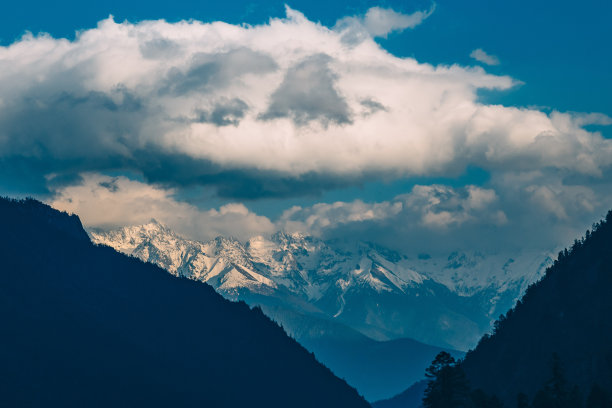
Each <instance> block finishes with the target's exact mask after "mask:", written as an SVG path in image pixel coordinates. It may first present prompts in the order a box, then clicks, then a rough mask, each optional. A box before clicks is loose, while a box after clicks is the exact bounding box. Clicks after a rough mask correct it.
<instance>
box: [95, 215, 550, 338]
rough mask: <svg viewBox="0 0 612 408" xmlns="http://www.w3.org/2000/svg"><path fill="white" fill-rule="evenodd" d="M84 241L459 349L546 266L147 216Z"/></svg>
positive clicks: (261, 297) (243, 295) (246, 293)
mask: <svg viewBox="0 0 612 408" xmlns="http://www.w3.org/2000/svg"><path fill="white" fill-rule="evenodd" d="M90 236H91V239H92V241H94V242H95V243H98V244H104V245H108V246H111V247H113V248H115V249H117V250H119V251H121V252H124V253H127V254H130V255H133V256H136V257H138V258H140V259H142V260H144V261H147V262H151V263H154V264H157V265H158V266H160V267H162V268H164V269H166V270H168V271H169V272H170V273H172V274H174V275H180V276H185V277H188V278H190V279H196V280H200V281H202V282H207V283H209V284H210V285H212V286H213V287H214V288H215V289H216V290H217V291H219V292H220V293H222V294H224V295H225V296H227V297H229V298H231V299H243V300H246V301H250V300H252V299H254V298H253V297H252V296H257V300H255V302H258V303H261V302H264V303H265V302H269V303H270V304H278V302H281V303H282V304H284V305H285V306H287V307H291V308H294V309H295V310H303V309H304V308H305V307H308V308H309V309H310V310H311V312H313V313H317V314H320V315H323V316H327V317H328V318H330V319H333V320H338V321H339V322H342V323H344V324H347V325H349V326H351V327H353V328H356V329H357V330H360V331H362V332H363V333H366V334H368V335H371V336H374V337H376V338H379V339H392V338H398V337H406V336H408V337H412V338H415V339H417V340H421V341H425V342H430V343H431V344H438V345H443V346H452V347H455V348H459V349H466V348H468V347H470V344H471V342H473V341H474V339H477V338H478V337H479V336H480V335H481V334H482V333H483V332H484V331H486V330H488V328H489V325H490V323H491V322H492V320H493V319H494V318H495V317H497V315H498V314H499V313H503V312H505V311H506V310H507V309H508V308H509V307H510V306H512V305H513V303H514V302H515V301H516V299H517V298H518V297H519V296H520V295H521V294H522V293H523V292H524V290H525V289H526V287H527V285H529V284H530V283H532V282H534V281H536V280H537V279H539V277H541V276H542V274H543V272H544V271H545V269H546V267H547V266H548V264H549V263H550V257H546V254H541V253H538V252H525V253H521V254H517V255H516V256H514V257H512V258H510V257H508V256H505V255H504V254H487V255H484V254H481V253H478V252H476V251H474V252H471V253H467V252H455V253H452V254H450V255H449V256H448V257H444V258H432V257H430V256H428V255H426V254H421V255H419V256H417V257H413V258H411V257H408V256H406V255H402V254H398V253H396V252H393V251H390V250H388V249H385V248H381V247H378V246H376V245H373V244H370V243H361V242H358V243H352V244H349V245H343V246H340V245H336V244H334V243H330V242H326V241H323V240H321V239H318V238H316V237H312V236H308V235H304V234H299V233H293V234H288V233H285V232H278V233H276V234H274V235H272V236H270V237H262V236H257V237H253V238H251V239H250V240H249V241H247V242H246V243H245V244H244V245H243V244H242V243H240V242H238V241H237V240H235V239H231V238H224V237H218V238H215V239H214V240H211V241H209V242H198V241H192V240H188V239H185V238H182V237H180V236H179V235H177V234H175V233H174V232H172V231H171V230H170V229H168V228H166V227H165V226H163V225H162V224H160V223H159V222H157V221H155V220H152V221H151V222H150V223H148V224H145V225H140V226H131V227H125V228H122V229H119V230H116V231H108V232H104V231H91V232H90ZM461 299H465V300H461Z"/></svg>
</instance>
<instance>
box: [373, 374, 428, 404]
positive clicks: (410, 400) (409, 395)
mask: <svg viewBox="0 0 612 408" xmlns="http://www.w3.org/2000/svg"><path fill="white" fill-rule="evenodd" d="M426 388H427V380H421V381H418V382H416V383H414V384H412V385H411V386H410V387H408V388H407V389H406V390H405V391H403V392H401V393H400V394H397V395H396V396H394V397H392V398H389V399H384V400H380V401H376V402H374V403H372V408H420V407H422V406H423V394H424V393H425V389H426Z"/></svg>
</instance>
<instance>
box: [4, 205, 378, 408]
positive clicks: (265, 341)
mask: <svg viewBox="0 0 612 408" xmlns="http://www.w3.org/2000/svg"><path fill="white" fill-rule="evenodd" d="M0 225H1V226H2V229H1V233H0V255H1V257H2V268H0V319H1V321H2V325H3V335H2V336H1V337H0V377H1V378H0V380H1V381H0V405H2V406H26V405H27V406H43V405H44V406H90V407H94V406H151V407H155V406H183V407H189V406H219V407H221V406H225V407H236V406H251V407H256V406H261V407H287V406H292V407H312V406H327V407H339V406H342V407H368V406H369V405H368V404H367V402H366V401H365V400H363V399H362V398H361V397H360V396H359V395H358V394H357V392H356V391H355V390H354V389H352V388H351V387H349V386H348V385H347V384H346V383H345V382H344V381H342V380H340V379H338V378H336V377H335V376H333V374H332V373H331V372H330V371H329V370H328V369H327V368H325V367H324V366H322V365H321V364H319V363H318V362H317V361H316V360H315V358H314V356H313V355H312V354H310V353H308V352H307V351H306V350H305V349H304V348H302V347H301V346H300V345H299V344H298V343H297V342H296V341H295V340H293V339H291V338H289V337H288V336H287V335H286V334H285V333H284V332H283V330H282V329H281V328H280V327H278V326H277V325H276V324H274V323H273V322H271V321H270V320H269V319H268V318H267V317H266V316H264V315H263V313H262V312H261V311H260V310H259V309H253V310H252V309H250V308H249V307H248V306H247V305H246V304H244V303H242V302H239V303H232V302H229V301H227V300H225V299H223V298H222V297H221V296H220V295H218V294H217V293H215V291H214V290H213V289H212V288H211V287H210V286H208V285H206V284H202V283H199V282H194V281H192V280H188V279H182V278H176V277H173V276H171V275H169V274H168V273H166V272H165V271H163V270H161V269H160V268H158V267H156V266H153V265H150V264H145V263H143V262H141V261H139V260H137V259H135V258H131V257H128V256H125V255H122V254H119V253H117V252H115V251H114V250H112V249H110V248H108V247H96V246H94V245H93V244H91V242H90V241H89V238H88V236H87V234H86V233H85V231H84V230H83V228H82V226H81V223H80V221H79V219H78V217H76V216H69V215H67V214H65V213H60V212H58V211H55V210H53V209H51V208H50V207H48V206H46V205H44V204H41V203H39V202H37V201H35V200H24V201H14V200H8V199H0Z"/></svg>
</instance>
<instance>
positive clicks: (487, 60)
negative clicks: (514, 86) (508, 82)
mask: <svg viewBox="0 0 612 408" xmlns="http://www.w3.org/2000/svg"><path fill="white" fill-rule="evenodd" d="M470 57H472V58H474V59H475V60H476V61H478V62H482V63H483V64H487V65H499V58H497V57H496V56H495V55H490V54H487V53H486V52H484V51H483V49H482V48H476V49H475V50H474V51H472V52H471V53H470Z"/></svg>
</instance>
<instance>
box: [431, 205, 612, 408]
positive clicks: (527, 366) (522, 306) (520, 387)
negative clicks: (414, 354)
mask: <svg viewBox="0 0 612 408" xmlns="http://www.w3.org/2000/svg"><path fill="white" fill-rule="evenodd" d="M611 291H612V211H610V212H609V213H608V214H607V216H606V217H605V219H604V220H602V221H600V222H598V223H596V224H594V225H593V228H592V230H590V231H587V232H586V234H585V236H584V237H582V238H581V239H579V240H575V241H574V244H573V245H572V246H571V248H569V249H565V250H563V251H561V252H560V253H559V256H558V258H557V260H556V261H555V262H554V264H553V265H552V266H551V267H550V268H548V270H547V272H546V274H545V276H544V278H543V279H542V280H540V281H539V282H537V283H534V284H533V285H531V286H530V287H529V288H528V289H527V291H526V293H525V295H524V296H523V298H522V299H521V300H520V301H518V302H517V304H516V306H515V307H514V308H512V309H511V310H509V311H508V313H506V315H503V316H500V318H499V319H498V320H497V321H496V322H495V324H494V329H493V332H492V334H491V335H485V336H484V337H483V338H482V339H481V340H480V342H479V343H478V346H477V347H476V348H475V349H474V350H472V351H470V352H468V353H467V355H466V357H465V359H464V360H463V361H461V362H456V361H454V360H453V359H452V358H451V357H450V356H448V355H445V354H442V353H441V354H439V355H438V357H437V358H436V360H434V362H433V363H432V365H431V366H430V367H429V369H428V370H427V374H426V375H427V377H428V378H429V380H430V381H429V383H428V387H427V389H426V391H425V397H424V399H423V405H424V406H425V407H426V408H433V407H445V408H452V407H475V408H477V407H490V408H494V407H501V406H506V407H515V406H516V407H518V408H528V407H532V408H581V407H587V408H594V407H607V408H610V407H612V404H611V402H610V395H612V296H611V295H612V292H611Z"/></svg>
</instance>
